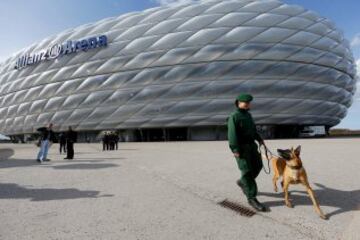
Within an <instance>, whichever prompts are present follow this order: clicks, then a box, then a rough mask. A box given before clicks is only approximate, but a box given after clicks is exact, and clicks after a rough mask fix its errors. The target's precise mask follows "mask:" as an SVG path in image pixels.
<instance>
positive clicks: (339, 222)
mask: <svg viewBox="0 0 360 240" xmlns="http://www.w3.org/2000/svg"><path fill="white" fill-rule="evenodd" d="M267 145H268V146H269V148H270V149H272V150H274V151H275V149H276V148H288V147H291V146H294V147H296V146H297V145H302V160H303V163H304V166H305V168H306V170H307V172H308V176H309V180H310V183H311V185H312V186H313V188H314V190H315V194H316V196H317V198H318V200H319V202H320V204H321V206H322V210H323V211H324V212H325V213H326V214H327V215H328V217H329V218H330V219H329V220H328V221H324V220H322V219H320V218H319V217H318V216H317V215H316V213H315V211H314V209H313V207H312V204H311V201H310V199H309V198H308V196H307V194H306V192H305V189H303V188H302V187H301V186H291V188H290V190H291V191H292V196H291V198H292V199H293V204H294V205H295V208H293V209H289V208H287V207H285V205H284V201H283V194H282V193H274V192H273V189H272V182H271V177H272V176H269V175H266V174H265V173H264V172H262V173H261V175H260V176H259V178H258V186H259V190H260V195H259V200H260V201H262V202H264V203H265V204H266V205H267V206H268V207H270V209H271V212H268V213H258V214H256V215H255V216H253V217H250V218H248V217H243V216H240V215H238V214H237V213H235V212H233V211H231V210H228V209H224V208H222V207H220V206H218V205H217V202H219V201H222V200H224V199H229V200H232V201H235V202H239V203H242V204H243V205H247V204H246V199H245V198H244V196H243V195H242V193H241V192H240V190H239V188H238V187H237V185H236V184H235V181H236V180H237V179H238V178H239V171H238V169H237V166H236V163H235V160H234V159H233V157H232V155H231V153H230V152H229V150H228V147H227V142H170V143H122V144H120V149H119V151H111V152H103V151H102V150H101V149H102V147H101V146H100V145H99V144H77V145H75V157H76V159H75V160H72V161H68V160H63V158H64V155H59V154H58V144H54V145H53V146H52V148H51V150H50V155H49V157H50V158H51V159H52V161H51V162H48V163H44V164H41V165H40V164H38V163H37V162H36V161H35V160H34V158H35V156H36V153H37V148H36V147H35V146H34V145H29V144H23V145H21V144H18V145H12V144H0V214H1V220H2V221H0V239H2V240H3V239H4V240H5V239H6V240H7V239H11V240H12V239H16V240H18V239H126V240H128V239H157V240H158V239H167V240H168V239H172V240H173V239H196V240H198V239H227V240H228V239H359V235H360V211H359V210H360V184H359V175H360V173H359V170H360V159H359V156H360V139H308V140H300V139H296V140H272V141H267Z"/></svg>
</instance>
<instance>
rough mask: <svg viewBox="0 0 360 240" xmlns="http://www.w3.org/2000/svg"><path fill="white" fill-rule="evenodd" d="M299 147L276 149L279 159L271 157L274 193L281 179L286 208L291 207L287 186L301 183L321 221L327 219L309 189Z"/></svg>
mask: <svg viewBox="0 0 360 240" xmlns="http://www.w3.org/2000/svg"><path fill="white" fill-rule="evenodd" d="M300 151H301V146H298V147H297V148H296V149H295V150H294V149H293V148H291V149H287V150H281V149H278V153H279V155H280V157H273V158H272V159H271V162H272V166H273V169H274V177H273V184H274V190H275V192H277V191H278V189H277V185H276V182H277V180H278V179H279V178H280V176H282V177H283V179H282V182H281V185H282V187H283V190H284V193H285V204H286V206H288V207H290V208H291V207H292V204H291V203H290V201H289V192H288V189H289V185H290V184H298V183H301V184H303V185H304V186H305V187H306V191H307V192H308V194H309V196H310V198H311V201H312V202H313V205H314V208H315V211H316V212H317V213H318V214H319V216H320V217H321V218H322V219H327V217H326V216H325V215H324V213H323V212H322V211H321V209H320V206H319V203H318V202H317V200H316V198H315V195H314V191H313V190H312V189H311V187H310V184H309V181H308V178H307V175H306V171H305V169H304V167H303V165H302V162H301V159H300Z"/></svg>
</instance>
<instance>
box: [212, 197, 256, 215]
mask: <svg viewBox="0 0 360 240" xmlns="http://www.w3.org/2000/svg"><path fill="white" fill-rule="evenodd" d="M218 204H219V205H220V206H222V207H224V208H228V209H230V210H233V211H235V212H237V213H238V214H240V215H241V216H245V217H252V216H254V215H255V214H256V212H255V211H253V210H251V209H249V208H247V207H245V206H242V205H240V204H239V203H235V202H231V201H229V200H227V199H225V200H224V201H222V202H219V203H218Z"/></svg>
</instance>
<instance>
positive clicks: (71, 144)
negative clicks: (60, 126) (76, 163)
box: [64, 127, 77, 159]
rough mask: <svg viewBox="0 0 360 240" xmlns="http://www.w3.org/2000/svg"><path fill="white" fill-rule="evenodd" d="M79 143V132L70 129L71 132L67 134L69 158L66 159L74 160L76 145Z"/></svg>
mask: <svg viewBox="0 0 360 240" xmlns="http://www.w3.org/2000/svg"><path fill="white" fill-rule="evenodd" d="M76 142H77V132H75V131H73V130H72V128H71V127H69V131H67V133H66V148H67V156H66V158H64V159H74V143H76Z"/></svg>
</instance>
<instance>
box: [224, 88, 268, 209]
mask: <svg viewBox="0 0 360 240" xmlns="http://www.w3.org/2000/svg"><path fill="white" fill-rule="evenodd" d="M252 100H253V97H252V96H251V95H250V94H245V93H244V94H240V95H239V96H238V97H237V98H236V101H235V105H236V107H237V109H236V110H235V111H234V112H233V113H231V114H230V117H229V118H228V140H229V147H230V149H231V151H232V152H233V154H234V156H235V159H236V162H237V165H238V167H239V169H240V171H241V178H240V179H239V180H238V181H237V184H238V185H239V187H240V188H241V189H242V191H243V192H244V194H245V195H246V197H247V199H248V202H249V204H250V205H251V206H252V207H253V208H255V209H256V210H258V211H266V208H265V206H264V205H263V204H261V203H260V202H259V201H258V200H257V199H256V195H257V185H256V181H255V178H256V177H257V176H258V175H259V173H260V171H261V169H262V166H263V165H262V160H261V155H260V153H259V152H258V146H257V144H256V143H255V140H256V141H257V142H258V143H259V144H260V145H261V144H264V140H263V139H262V138H261V136H260V135H259V133H258V132H257V130H256V126H255V123H254V120H253V118H252V116H251V114H250V113H249V110H250V102H251V101H252Z"/></svg>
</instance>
